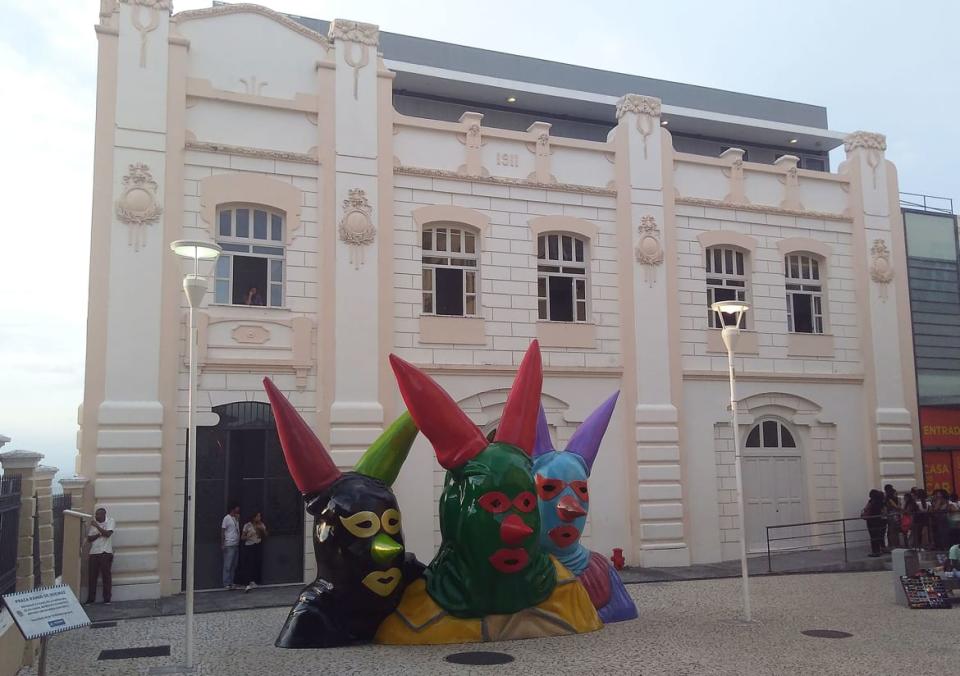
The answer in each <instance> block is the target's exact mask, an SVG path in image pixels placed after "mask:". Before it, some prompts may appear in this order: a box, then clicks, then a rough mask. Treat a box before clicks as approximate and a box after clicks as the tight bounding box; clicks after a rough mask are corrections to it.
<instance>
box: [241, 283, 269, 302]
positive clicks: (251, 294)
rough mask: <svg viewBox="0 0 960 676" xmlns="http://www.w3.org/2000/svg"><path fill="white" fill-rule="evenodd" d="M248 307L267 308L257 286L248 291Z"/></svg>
mask: <svg viewBox="0 0 960 676" xmlns="http://www.w3.org/2000/svg"><path fill="white" fill-rule="evenodd" d="M245 304H246V305H259V306H265V305H266V303H264V302H263V296H261V295H260V290H259V289H257V287H255V286H251V287H250V290H249V291H247V299H246V303H245Z"/></svg>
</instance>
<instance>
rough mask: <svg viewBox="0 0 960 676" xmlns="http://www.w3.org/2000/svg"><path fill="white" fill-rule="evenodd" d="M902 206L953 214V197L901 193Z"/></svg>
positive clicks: (935, 212)
mask: <svg viewBox="0 0 960 676" xmlns="http://www.w3.org/2000/svg"><path fill="white" fill-rule="evenodd" d="M900 206H901V207H902V208H904V209H916V210H917V211H928V212H930V213H934V214H953V199H951V198H949V197H935V196H933V195H921V194H919V193H914V192H902V193H900Z"/></svg>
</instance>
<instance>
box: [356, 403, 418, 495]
mask: <svg viewBox="0 0 960 676" xmlns="http://www.w3.org/2000/svg"><path fill="white" fill-rule="evenodd" d="M419 431H420V430H419V429H417V426H416V424H415V423H414V422H413V418H411V417H410V414H409V413H407V412H404V413H403V415H401V416H400V417H399V418H397V419H396V420H394V421H393V423H391V425H390V427H388V428H387V429H385V430H384V431H383V434H381V435H380V436H379V437H377V440H376V441H374V442H373V443H372V444H370V448H368V449H367V452H366V453H364V454H363V457H362V458H360V461H359V462H358V463H357V466H356V467H354V468H353V471H354V472H357V473H358V474H363V475H366V476H369V477H373V478H374V479H380V481H382V482H383V483H385V484H386V485H388V486H392V485H393V482H394V481H396V480H397V475H398V474H399V473H400V468H401V467H402V466H403V461H404V460H406V459H407V454H408V453H409V452H410V447H411V446H413V440H414V439H416V438H417V432H419Z"/></svg>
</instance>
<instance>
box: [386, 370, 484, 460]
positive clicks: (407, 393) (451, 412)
mask: <svg viewBox="0 0 960 676" xmlns="http://www.w3.org/2000/svg"><path fill="white" fill-rule="evenodd" d="M390 366H392V367H393V373H394V375H396V377H397V385H398V386H399V387H400V396H402V397H403V401H404V403H406V405H407V409H408V410H409V411H410V415H411V416H412V417H413V421H414V422H415V423H416V424H417V427H419V428H420V431H421V432H423V434H424V436H426V437H427V439H429V440H430V443H431V444H433V451H434V453H436V455H437V460H438V461H439V462H440V464H441V465H442V466H443V467H445V468H446V469H454V468H456V467H460V466H462V465H463V464H464V463H466V462H467V460H469V459H470V458H473V457H476V456H477V454H478V453H480V451H482V450H483V449H485V448H486V447H487V445H488V444H487V440H486V438H484V436H483V433H482V432H481V431H480V428H478V427H477V426H476V425H474V424H473V421H472V420H470V418H468V417H467V414H466V413H464V412H463V411H461V410H460V407H459V406H457V402H455V401H454V400H453V399H452V398H451V397H450V395H449V394H447V393H446V391H445V390H444V389H443V388H442V387H440V386H439V385H438V384H437V383H436V381H434V380H433V378H431V377H430V376H428V375H427V374H426V373H424V372H423V371H421V370H420V369H418V368H417V367H416V366H414V365H413V364H410V363H408V362H406V361H404V360H403V359H401V358H400V357H398V356H396V355H394V354H391V355H390Z"/></svg>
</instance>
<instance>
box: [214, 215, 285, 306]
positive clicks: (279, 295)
mask: <svg viewBox="0 0 960 676" xmlns="http://www.w3.org/2000/svg"><path fill="white" fill-rule="evenodd" d="M283 222H284V214H283V212H280V211H276V210H274V209H271V208H269V207H265V206H261V205H255V204H231V205H225V206H221V207H220V208H219V209H218V210H217V243H218V244H220V246H221V247H222V248H223V253H222V254H221V255H220V258H218V259H217V267H216V273H215V276H214V277H215V283H214V298H215V301H216V302H217V303H222V304H226V305H253V306H262V307H283V278H284V255H285V248H284V239H283Z"/></svg>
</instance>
